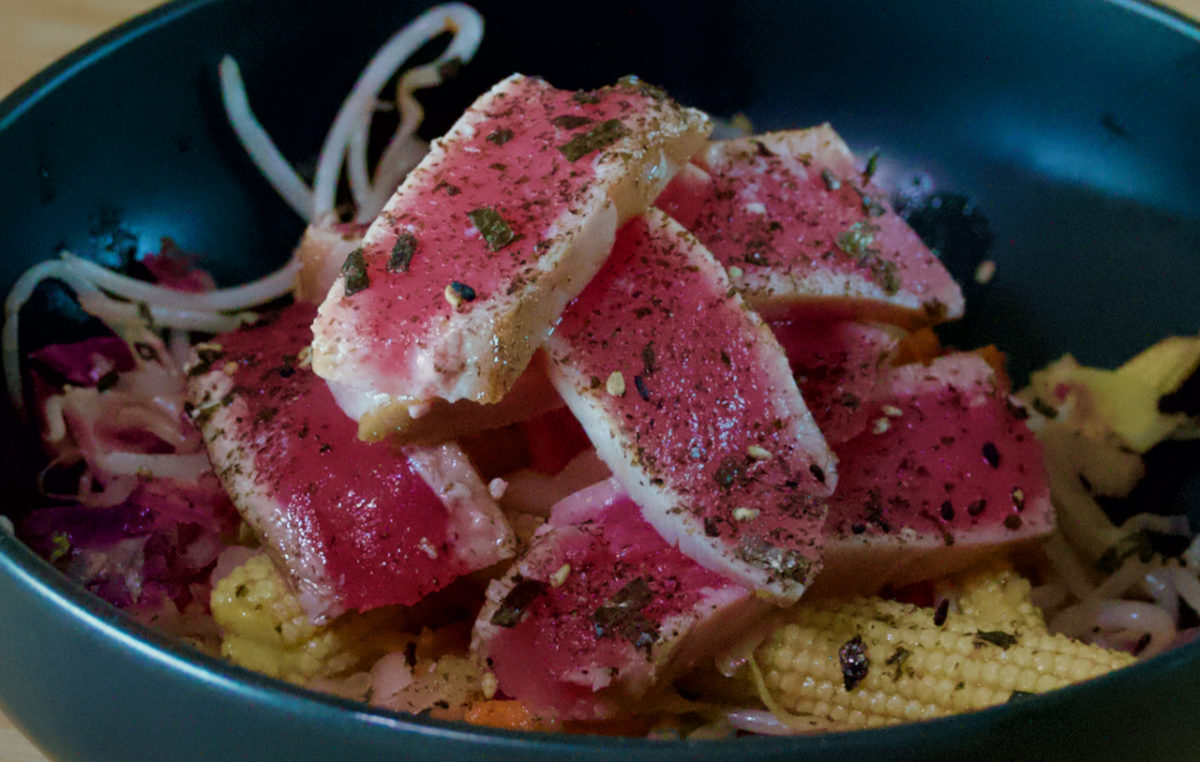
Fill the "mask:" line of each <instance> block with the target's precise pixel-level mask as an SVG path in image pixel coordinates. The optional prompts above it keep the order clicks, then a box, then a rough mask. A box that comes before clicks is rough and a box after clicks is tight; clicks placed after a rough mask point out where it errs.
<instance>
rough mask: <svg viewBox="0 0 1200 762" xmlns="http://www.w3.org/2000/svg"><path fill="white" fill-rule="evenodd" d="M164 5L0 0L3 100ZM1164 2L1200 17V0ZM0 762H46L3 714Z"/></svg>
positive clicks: (152, 0)
mask: <svg viewBox="0 0 1200 762" xmlns="http://www.w3.org/2000/svg"><path fill="white" fill-rule="evenodd" d="M1099 1H1100V0H1097V2H1099ZM160 4H161V0H0V97H3V96H4V95H7V94H8V93H9V92H11V91H12V90H13V89H14V88H16V87H17V86H18V85H20V84H21V83H22V82H24V81H25V80H26V79H28V78H29V77H30V76H31V75H33V74H34V73H36V72H37V71H39V70H40V69H42V68H43V67H45V66H47V65H48V64H50V63H52V62H53V61H55V60H56V59H58V58H59V57H60V56H62V55H63V54H64V53H67V52H68V51H70V50H72V49H73V48H75V47H77V46H78V45H80V44H82V43H84V42H86V41H87V40H89V39H91V38H92V37H94V36H96V35H97V34H99V33H100V32H103V31H104V30H106V29H108V28H110V27H112V26H115V25H116V24H119V23H120V22H122V21H124V20H126V19H128V18H131V17H132V16H135V15H137V14H139V13H141V12H143V11H145V10H148V9H150V8H153V7H155V6H157V5H160ZM1164 4H1166V5H1169V6H1171V7H1173V8H1176V9H1178V10H1179V11H1181V12H1183V13H1186V14H1188V15H1190V16H1193V17H1200V0H1169V2H1166V3H1164ZM0 762H47V761H46V758H45V757H44V756H42V754H41V753H39V752H38V750H37V749H35V748H34V747H33V745H32V744H30V743H29V742H28V741H26V740H25V738H24V737H23V736H22V735H21V733H20V732H19V731H18V730H17V729H16V728H14V727H13V726H12V724H11V723H9V722H8V720H7V719H6V718H5V717H4V715H3V714H0Z"/></svg>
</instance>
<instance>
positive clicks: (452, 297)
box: [442, 284, 463, 309]
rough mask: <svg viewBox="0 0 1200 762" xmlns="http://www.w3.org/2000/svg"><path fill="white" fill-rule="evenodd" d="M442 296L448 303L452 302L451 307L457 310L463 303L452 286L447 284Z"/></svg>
mask: <svg viewBox="0 0 1200 762" xmlns="http://www.w3.org/2000/svg"><path fill="white" fill-rule="evenodd" d="M442 294H443V295H444V296H445V297H446V301H448V302H450V306H451V307H453V308H455V309H458V307H459V305H460V304H462V303H463V298H462V297H461V296H459V293H458V291H457V290H455V288H454V286H453V285H452V284H447V285H446V290H445V291H443V292H442Z"/></svg>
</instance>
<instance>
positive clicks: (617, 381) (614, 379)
mask: <svg viewBox="0 0 1200 762" xmlns="http://www.w3.org/2000/svg"><path fill="white" fill-rule="evenodd" d="M604 390H605V391H607V392H608V393H609V394H611V395H612V396H614V397H624V396H625V377H624V376H622V375H621V371H619V370H614V371H613V372H612V373H610V374H609V376H608V380H607V381H605V382H604Z"/></svg>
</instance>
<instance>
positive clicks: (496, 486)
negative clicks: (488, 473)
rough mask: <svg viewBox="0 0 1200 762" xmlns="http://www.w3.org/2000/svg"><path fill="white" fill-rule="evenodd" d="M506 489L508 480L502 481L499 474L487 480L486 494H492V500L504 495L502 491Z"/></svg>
mask: <svg viewBox="0 0 1200 762" xmlns="http://www.w3.org/2000/svg"><path fill="white" fill-rule="evenodd" d="M507 490H508V482H506V481H504V480H503V479H501V478H500V477H499V476H497V477H496V478H495V479H492V480H491V481H490V482H488V494H489V495H491V496H492V499H493V500H499V499H500V498H502V497H504V493H505V492H506V491H507Z"/></svg>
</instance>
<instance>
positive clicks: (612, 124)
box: [558, 119, 627, 161]
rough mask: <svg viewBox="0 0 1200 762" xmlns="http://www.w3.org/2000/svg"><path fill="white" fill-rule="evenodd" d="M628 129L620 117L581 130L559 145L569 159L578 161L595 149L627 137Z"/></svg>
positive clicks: (559, 148) (561, 151)
mask: <svg viewBox="0 0 1200 762" xmlns="http://www.w3.org/2000/svg"><path fill="white" fill-rule="evenodd" d="M626 134H627V130H626V129H625V125H623V124H621V120H620V119H609V120H608V121H605V122H601V123H600V124H598V125H596V126H595V127H593V128H592V129H590V130H588V131H587V132H581V133H579V134H578V135H576V136H575V137H573V138H571V139H570V140H568V141H567V142H566V143H563V144H562V145H560V146H559V147H558V150H559V152H560V153H562V155H563V156H565V157H567V161H576V160H578V159H581V158H583V157H584V156H587V155H588V154H589V153H592V152H593V151H598V150H600V149H601V148H605V147H606V146H610V145H612V144H613V143H615V142H617V141H618V140H620V139H621V138H623V137H625V135H626Z"/></svg>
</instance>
